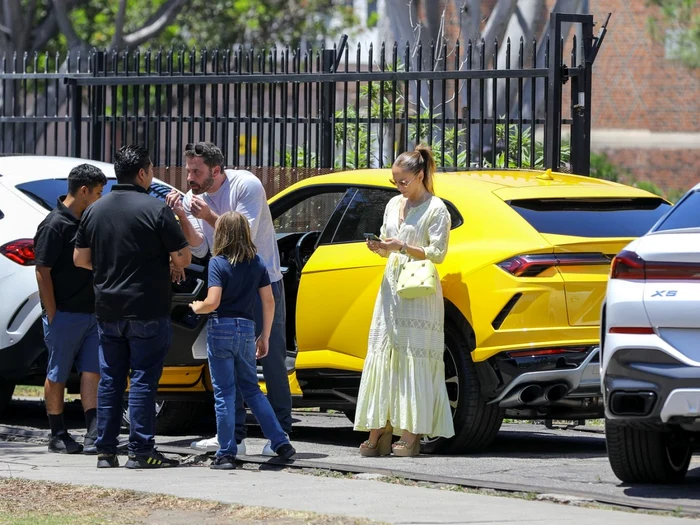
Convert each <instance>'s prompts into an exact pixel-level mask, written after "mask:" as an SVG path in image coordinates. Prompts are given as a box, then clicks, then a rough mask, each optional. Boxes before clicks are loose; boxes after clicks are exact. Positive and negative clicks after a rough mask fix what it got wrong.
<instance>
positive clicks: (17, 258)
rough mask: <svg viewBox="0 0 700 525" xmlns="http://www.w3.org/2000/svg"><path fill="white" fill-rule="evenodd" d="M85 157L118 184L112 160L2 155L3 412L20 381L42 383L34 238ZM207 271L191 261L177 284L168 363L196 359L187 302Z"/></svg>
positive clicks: (156, 185)
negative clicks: (180, 313) (73, 172)
mask: <svg viewBox="0 0 700 525" xmlns="http://www.w3.org/2000/svg"><path fill="white" fill-rule="evenodd" d="M85 162H88V163H90V164H93V165H95V166H97V167H99V168H100V169H101V170H102V171H103V172H104V174H105V175H106V176H107V181H108V182H107V186H105V188H104V193H106V192H108V191H109V189H110V188H111V186H112V185H113V184H115V183H116V178H115V176H114V168H113V166H112V164H107V163H104V162H97V161H92V160H84V159H76V158H66V157H49V156H16V157H0V413H2V411H3V409H4V408H5V407H6V405H7V403H8V402H9V401H10V399H11V398H12V393H13V391H14V387H15V384H16V383H19V384H37V385H42V384H43V381H44V377H45V374H46V359H47V354H46V346H45V344H44V335H43V329H42V325H41V303H40V301H39V290H38V287H37V283H36V277H35V267H34V242H33V239H34V235H35V234H36V230H37V227H38V226H39V223H40V222H41V221H42V220H43V219H44V217H46V215H47V214H48V213H49V211H50V210H52V209H53V208H54V207H55V206H56V201H57V199H58V197H59V196H61V195H65V194H66V193H67V190H68V182H67V178H68V174H69V173H70V171H71V169H72V168H74V167H75V166H77V165H78V164H82V163H85ZM171 189H172V186H169V185H167V184H166V183H164V182H162V181H159V180H158V179H154V180H153V184H152V185H151V188H150V193H151V194H153V195H154V196H155V197H158V198H161V199H165V195H167V194H168V193H169V192H170V191H171ZM203 272H204V268H203V267H197V266H196V265H192V266H191V267H190V268H189V269H188V270H187V273H188V280H187V281H185V282H184V283H182V284H181V285H173V292H174V294H173V304H174V305H175V306H174V307H177V308H179V310H178V312H180V311H181V310H182V311H184V312H185V314H183V315H181V316H179V317H178V316H176V315H173V331H174V332H173V335H174V344H173V347H172V348H171V349H170V352H169V353H168V357H167V358H166V365H168V364H170V363H172V364H183V363H186V362H187V361H188V360H192V346H193V343H194V340H195V339H196V338H197V336H198V334H199V332H200V331H201V327H202V325H203V323H204V321H202V320H199V319H194V318H193V317H192V316H191V315H187V312H189V309H188V308H187V307H186V305H187V304H188V303H189V302H191V301H192V300H194V299H195V298H197V295H198V294H200V295H201V290H202V284H203V283H202V282H201V279H200V278H202V279H203V278H204V277H203V275H202V274H203ZM182 305H185V306H182ZM178 315H179V314H178ZM180 317H182V319H180ZM77 381H78V377H77V375H76V374H74V375H73V376H71V378H70V379H69V382H68V388H69V391H77V390H75V389H76V387H77Z"/></svg>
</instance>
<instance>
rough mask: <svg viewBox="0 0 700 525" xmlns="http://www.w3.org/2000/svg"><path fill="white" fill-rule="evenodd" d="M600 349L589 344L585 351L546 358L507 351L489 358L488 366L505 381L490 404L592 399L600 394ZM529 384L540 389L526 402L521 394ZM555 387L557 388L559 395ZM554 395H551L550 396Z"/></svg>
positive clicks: (508, 405) (533, 389)
mask: <svg viewBox="0 0 700 525" xmlns="http://www.w3.org/2000/svg"><path fill="white" fill-rule="evenodd" d="M599 355H600V350H599V348H598V346H590V347H589V348H588V350H587V351H586V352H576V353H570V354H558V355H557V354H555V355H551V356H543V357H536V358H530V357H523V358H510V357H508V356H506V355H505V354H502V355H499V356H495V357H493V358H491V359H490V360H489V362H488V363H489V366H490V367H491V368H492V369H493V370H494V372H495V373H496V375H497V376H498V377H500V378H501V381H502V384H501V385H500V386H499V388H498V389H497V390H496V391H494V392H492V397H493V396H494V395H495V397H493V399H492V400H491V401H490V404H498V405H499V406H500V407H502V408H518V407H531V406H541V405H547V404H551V403H553V402H556V401H559V400H560V399H562V398H563V397H566V398H567V399H572V398H590V397H600V395H601V390H600V366H599ZM528 387H530V390H529V392H537V391H538V389H539V393H538V394H537V395H533V396H532V398H530V397H529V396H526V399H527V402H523V397H522V396H521V394H522V393H523V390H524V389H526V388H528ZM553 387H557V389H556V393H557V394H561V393H562V392H565V394H564V395H563V396H556V397H558V398H557V399H554V397H555V396H554V394H555V391H554V390H553ZM550 395H552V398H548V396H550Z"/></svg>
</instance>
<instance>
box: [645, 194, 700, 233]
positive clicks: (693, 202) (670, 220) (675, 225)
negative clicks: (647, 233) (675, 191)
mask: <svg viewBox="0 0 700 525" xmlns="http://www.w3.org/2000/svg"><path fill="white" fill-rule="evenodd" d="M684 228H700V192H697V191H694V192H692V193H690V194H688V196H686V197H685V198H684V199H683V200H681V201H680V202H679V203H678V204H676V205H675V206H674V207H673V208H671V211H670V212H669V213H668V215H666V217H664V219H663V220H662V221H661V224H659V225H658V226H657V227H656V228H655V229H654V231H657V232H658V231H666V230H681V229H684Z"/></svg>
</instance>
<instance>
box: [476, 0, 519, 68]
mask: <svg viewBox="0 0 700 525" xmlns="http://www.w3.org/2000/svg"><path fill="white" fill-rule="evenodd" d="M517 4H518V0H498V3H497V4H496V7H494V9H493V12H492V13H491V16H489V20H488V22H486V27H485V28H484V32H483V34H482V38H483V39H484V49H483V50H482V53H484V57H485V59H486V64H487V65H488V63H489V58H490V57H491V55H492V54H493V45H494V42H495V41H496V39H498V40H499V42H500V41H501V40H503V34H504V33H505V31H506V27H508V22H509V21H510V17H511V16H513V13H514V12H515V7H516V6H517Z"/></svg>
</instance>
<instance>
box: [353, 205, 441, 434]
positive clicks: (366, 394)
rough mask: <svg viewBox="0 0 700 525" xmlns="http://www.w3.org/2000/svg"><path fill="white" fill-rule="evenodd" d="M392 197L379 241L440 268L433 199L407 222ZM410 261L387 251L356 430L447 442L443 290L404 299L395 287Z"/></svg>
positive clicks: (437, 208) (413, 210) (413, 211)
mask: <svg viewBox="0 0 700 525" xmlns="http://www.w3.org/2000/svg"><path fill="white" fill-rule="evenodd" d="M403 200H404V198H403V197H402V196H401V195H397V196H396V197H394V198H393V199H391V200H390V201H389V203H388V204H387V206H386V209H385V211H384V223H383V225H382V229H381V235H380V237H381V238H382V239H387V238H389V237H393V238H395V239H399V240H401V241H403V242H405V243H407V244H409V245H411V246H420V247H422V248H423V249H424V251H425V255H426V258H427V259H429V260H431V261H432V262H433V263H436V264H437V263H441V262H442V261H443V260H444V258H445V255H446V253H447V242H448V239H449V235H450V214H449V212H448V210H447V208H446V207H445V204H444V203H443V202H442V200H440V199H439V198H438V197H435V196H433V197H431V198H430V199H428V200H427V201H425V202H424V203H422V204H420V205H419V206H417V207H415V208H411V209H410V210H409V211H408V212H407V214H406V216H405V218H404V221H403V222H401V220H400V209H401V207H402V206H403ZM408 258H409V256H408V255H402V254H400V253H399V252H390V254H389V257H388V261H387V264H386V268H385V271H384V278H383V279H382V284H381V287H380V289H379V294H378V296H377V301H376V303H375V306H374V316H373V318H372V325H371V327H370V331H369V344H368V349H367V357H366V358H365V362H364V368H363V371H362V380H361V383H360V392H359V395H358V399H357V410H356V415H355V430H361V431H368V430H372V429H377V428H383V427H384V426H385V425H386V422H387V421H389V422H390V423H391V425H392V427H393V428H394V433H395V434H397V435H400V433H401V430H407V431H409V432H411V433H413V434H422V435H427V436H433V437H435V436H442V437H451V436H453V435H454V426H453V423H452V415H451V412H450V404H449V400H448V397H447V388H446V386H445V365H444V362H443V353H444V349H445V346H444V337H445V336H444V319H445V310H444V304H443V298H442V289H441V287H440V285H439V283H438V288H437V292H436V293H435V294H433V295H430V296H428V297H424V298H418V299H402V298H401V297H399V295H398V294H397V293H396V282H397V279H398V276H399V271H400V268H401V263H402V261H406V260H407V259H408Z"/></svg>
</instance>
